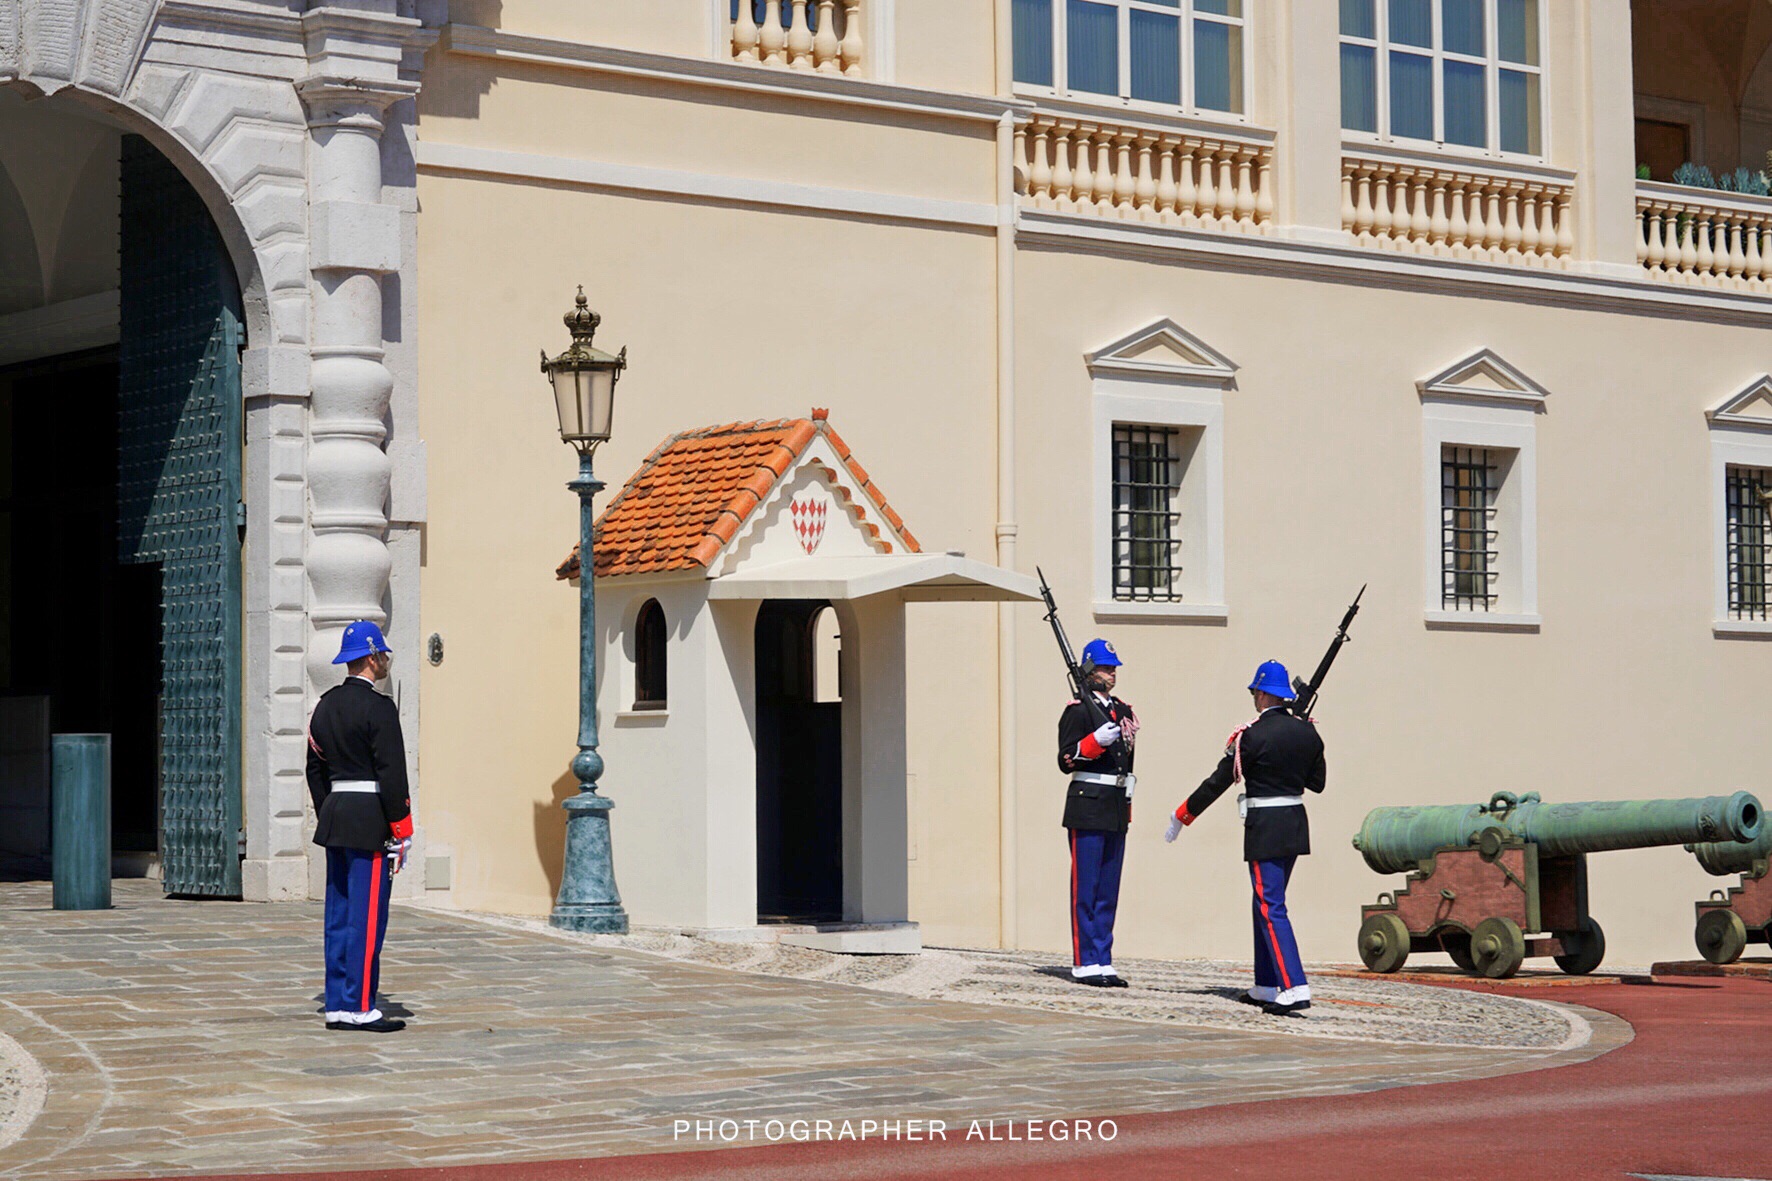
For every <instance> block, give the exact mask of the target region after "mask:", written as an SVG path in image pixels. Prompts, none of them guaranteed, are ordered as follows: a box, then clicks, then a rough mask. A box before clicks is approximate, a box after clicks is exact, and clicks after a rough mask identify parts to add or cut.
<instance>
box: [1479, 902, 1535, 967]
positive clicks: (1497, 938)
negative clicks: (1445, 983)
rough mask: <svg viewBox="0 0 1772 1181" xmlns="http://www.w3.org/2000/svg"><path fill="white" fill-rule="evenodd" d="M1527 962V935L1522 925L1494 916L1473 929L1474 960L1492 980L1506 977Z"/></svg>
mask: <svg viewBox="0 0 1772 1181" xmlns="http://www.w3.org/2000/svg"><path fill="white" fill-rule="evenodd" d="M1525 962H1526V936H1525V934H1524V933H1523V932H1521V930H1520V924H1518V923H1516V922H1514V920H1512V919H1509V918H1501V917H1499V916H1493V917H1490V918H1486V919H1484V920H1483V921H1482V922H1480V923H1478V924H1477V927H1476V930H1474V931H1472V932H1471V963H1472V964H1473V966H1475V968H1476V970H1477V971H1478V972H1479V973H1481V974H1482V975H1484V976H1487V977H1488V978H1489V979H1491V980H1505V979H1507V978H1508V977H1509V976H1512V975H1513V974H1514V973H1515V972H1518V971H1519V970H1520V965H1521V964H1523V963H1525Z"/></svg>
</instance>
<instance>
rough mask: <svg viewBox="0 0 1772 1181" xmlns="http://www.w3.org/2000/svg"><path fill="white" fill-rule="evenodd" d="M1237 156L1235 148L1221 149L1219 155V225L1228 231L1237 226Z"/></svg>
mask: <svg viewBox="0 0 1772 1181" xmlns="http://www.w3.org/2000/svg"><path fill="white" fill-rule="evenodd" d="M1236 155H1237V151H1236V149H1235V148H1221V149H1219V153H1218V224H1219V226H1220V227H1221V228H1223V229H1227V230H1230V229H1235V228H1236V225H1237V180H1236V176H1235V172H1236V168H1235V164H1234V163H1233V161H1234V160H1235V158H1236Z"/></svg>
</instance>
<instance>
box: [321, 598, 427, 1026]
mask: <svg viewBox="0 0 1772 1181" xmlns="http://www.w3.org/2000/svg"><path fill="white" fill-rule="evenodd" d="M392 659H393V656H392V653H390V652H389V650H388V642H387V641H386V640H385V639H383V638H382V634H381V629H380V628H378V627H376V626H375V624H373V623H370V622H367V621H359V622H357V623H353V624H351V625H350V626H349V627H347V628H345V634H344V642H343V643H342V644H340V645H339V651H338V656H337V657H336V658H334V660H333V662H332V663H334V664H342V665H345V666H346V670H347V672H348V673H349V675H348V676H346V677H345V679H344V683H343V684H340V685H337V686H335V687H334V688H332V689H329V690H327V691H326V693H325V695H324V696H322V697H321V698H320V702H319V704H318V705H316V706H315V707H314V716H313V718H312V719H310V720H309V722H308V793H309V794H310V795H311V796H313V798H314V813H315V815H316V816H318V817H319V824H318V826H317V827H316V828H315V830H314V843H315V844H316V845H322V846H324V847H325V849H326V1028H327V1029H344V1030H357V1031H360V1032H364V1033H394V1032H396V1031H398V1030H401V1029H404V1028H406V1023H405V1022H404V1021H395V1020H392V1019H390V1018H387V1017H384V1016H383V1015H382V1011H381V1010H380V1009H378V1008H376V1007H375V996H376V987H377V984H378V983H379V980H380V976H381V945H382V940H383V938H384V937H385V936H386V935H387V926H388V894H389V892H390V890H391V888H392V886H393V875H394V874H396V873H398V872H400V868H401V866H402V865H403V864H404V863H405V860H406V857H407V855H408V854H409V853H411V851H412V800H411V798H410V793H409V791H408V788H407V785H406V744H405V741H404V739H403V738H402V736H401V733H400V712H399V709H398V708H397V707H396V706H395V705H394V702H393V700H392V699H390V698H389V697H388V696H386V695H385V694H382V693H378V692H376V688H375V682H377V681H379V680H382V679H383V678H385V677H386V676H387V675H388V664H389V662H390V661H391V660H392Z"/></svg>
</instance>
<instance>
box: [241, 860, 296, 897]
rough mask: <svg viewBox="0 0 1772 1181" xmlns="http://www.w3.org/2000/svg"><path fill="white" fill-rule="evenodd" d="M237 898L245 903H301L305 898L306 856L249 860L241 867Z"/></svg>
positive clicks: (242, 863)
mask: <svg viewBox="0 0 1772 1181" xmlns="http://www.w3.org/2000/svg"><path fill="white" fill-rule="evenodd" d="M240 895H241V897H243V898H245V899H246V901H248V902H300V901H302V900H303V899H305V898H307V897H308V859H307V858H306V857H256V858H255V857H248V858H247V859H246V860H245V861H243V862H241V864H240Z"/></svg>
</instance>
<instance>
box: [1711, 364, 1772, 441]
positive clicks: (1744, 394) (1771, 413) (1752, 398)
mask: <svg viewBox="0 0 1772 1181" xmlns="http://www.w3.org/2000/svg"><path fill="white" fill-rule="evenodd" d="M1704 418H1705V421H1706V422H1709V423H1710V424H1711V425H1712V426H1732V427H1744V428H1746V429H1747V430H1754V431H1772V374H1769V375H1762V376H1760V377H1756V378H1754V380H1753V381H1752V382H1750V383H1749V384H1748V386H1747V388H1746V389H1743V390H1741V391H1740V392H1738V393H1735V394H1732V395H1730V396H1729V397H1727V398H1725V399H1723V400H1722V401H1721V402H1719V403H1717V404H1716V405H1715V406H1712V407H1711V408H1710V409H1708V410H1706V411H1705V412H1704Z"/></svg>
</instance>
